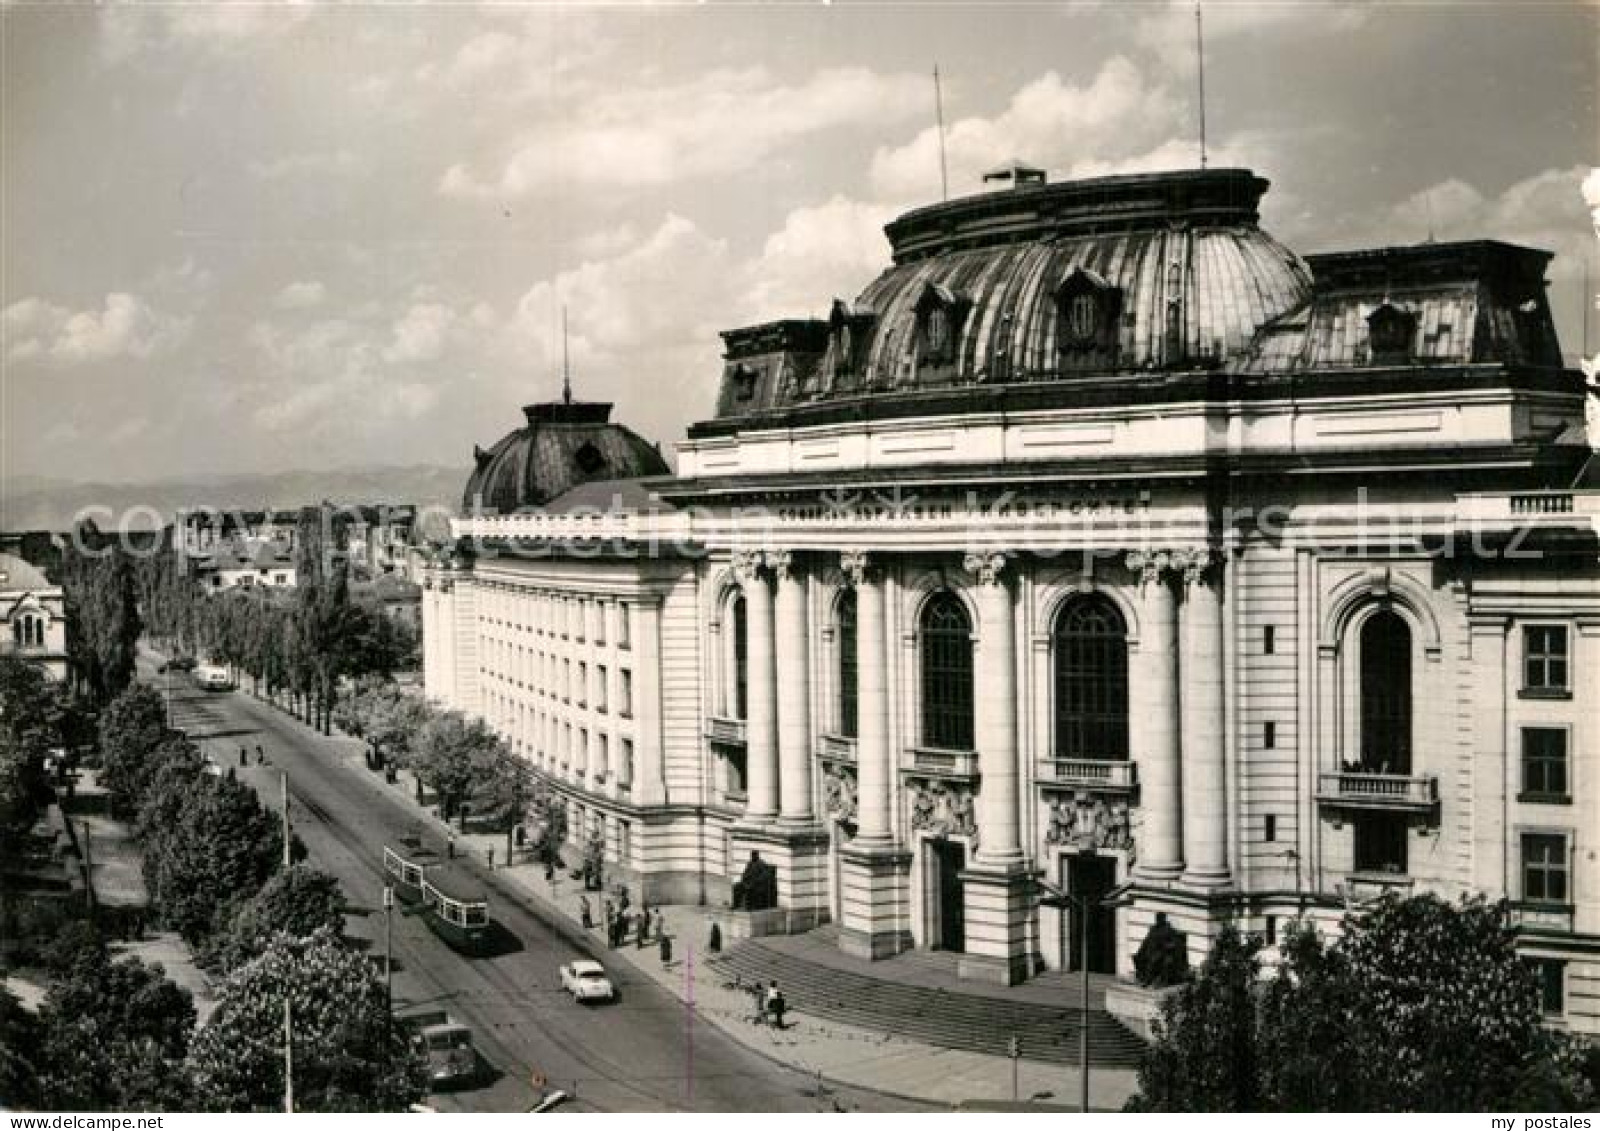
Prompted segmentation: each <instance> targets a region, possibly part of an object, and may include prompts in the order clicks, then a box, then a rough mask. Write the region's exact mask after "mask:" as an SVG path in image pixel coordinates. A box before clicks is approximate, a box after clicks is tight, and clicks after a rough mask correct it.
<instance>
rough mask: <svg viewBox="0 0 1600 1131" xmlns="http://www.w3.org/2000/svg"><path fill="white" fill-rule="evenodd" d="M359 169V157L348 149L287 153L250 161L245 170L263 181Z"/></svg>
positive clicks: (345, 172)
mask: <svg viewBox="0 0 1600 1131" xmlns="http://www.w3.org/2000/svg"><path fill="white" fill-rule="evenodd" d="M362 166H363V162H362V160H361V158H359V157H357V156H356V155H355V154H354V153H353V152H351V151H350V150H348V149H336V150H333V151H331V152H318V153H291V154H286V155H285V156H282V157H274V158H272V159H271V160H256V161H251V162H250V163H249V164H248V165H246V166H245V167H246V168H247V169H249V170H250V174H251V176H254V177H257V178H259V179H260V180H263V181H282V180H289V179H292V178H295V177H328V176H336V175H338V176H342V175H348V174H351V173H355V172H357V171H359V170H360V169H361V168H362Z"/></svg>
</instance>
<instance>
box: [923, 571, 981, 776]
mask: <svg viewBox="0 0 1600 1131" xmlns="http://www.w3.org/2000/svg"><path fill="white" fill-rule="evenodd" d="M921 627H922V741H923V742H924V743H925V744H926V745H928V746H937V747H942V748H944V749H947V750H971V749H972V622H971V621H970V620H969V619H968V618H967V610H966V608H965V607H964V606H963V605H962V604H961V600H960V598H958V597H957V596H956V595H955V594H954V593H950V592H943V593H936V594H934V595H933V597H932V598H930V599H929V601H928V603H927V604H926V605H924V606H923V609H922V626H921Z"/></svg>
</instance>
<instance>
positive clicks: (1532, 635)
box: [1522, 624, 1570, 693]
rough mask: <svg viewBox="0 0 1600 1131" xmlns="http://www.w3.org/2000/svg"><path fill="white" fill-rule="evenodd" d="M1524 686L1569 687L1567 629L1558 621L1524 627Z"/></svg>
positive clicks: (1537, 689) (1542, 688) (1548, 689)
mask: <svg viewBox="0 0 1600 1131" xmlns="http://www.w3.org/2000/svg"><path fill="white" fill-rule="evenodd" d="M1522 644H1523V649H1522V687H1523V690H1525V691H1532V692H1535V693H1538V692H1541V691H1542V692H1551V691H1566V690H1567V688H1568V687H1569V686H1570V684H1569V683H1568V682H1567V679H1568V671H1567V656H1568V652H1567V629H1566V626H1565V625H1559V624H1530V625H1528V626H1527V627H1526V628H1524V629H1523V630H1522Z"/></svg>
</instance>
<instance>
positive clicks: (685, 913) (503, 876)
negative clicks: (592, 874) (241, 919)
mask: <svg viewBox="0 0 1600 1131" xmlns="http://www.w3.org/2000/svg"><path fill="white" fill-rule="evenodd" d="M326 749H327V750H328V752H329V754H330V755H333V756H336V757H338V758H339V759H340V762H341V764H343V765H344V766H345V767H346V768H347V769H348V770H349V772H351V773H355V774H361V775H363V776H366V777H368V778H370V779H372V781H373V782H374V783H375V784H378V785H382V782H383V779H382V777H381V775H379V774H376V773H374V772H373V771H371V770H368V769H367V768H366V766H365V763H364V760H363V757H362V754H361V750H360V747H359V744H355V743H350V742H348V740H346V741H344V742H339V743H336V744H335V743H330V744H329V745H328V746H327V747H326ZM389 788H391V789H393V790H394V791H395V792H396V793H397V795H399V796H400V797H403V798H404V799H405V800H406V801H407V803H408V804H412V805H415V798H416V783H415V780H414V779H413V778H412V776H411V775H410V774H409V773H407V772H406V771H403V770H402V771H401V772H400V775H399V781H398V782H396V783H395V784H394V785H393V786H390V787H389ZM417 811H418V813H419V815H421V816H422V818H423V820H424V821H425V824H426V825H427V826H428V827H431V829H432V831H433V835H434V836H435V837H436V838H438V839H439V840H441V841H442V840H444V839H445V838H446V837H450V838H453V839H454V841H455V851H456V854H457V855H458V856H470V857H471V858H472V859H474V860H475V861H477V862H479V863H480V864H486V863H487V862H488V861H489V860H490V859H491V858H492V859H493V861H494V865H495V866H494V868H493V872H492V876H493V879H492V883H493V885H494V886H495V887H496V888H499V889H501V890H502V891H503V892H505V893H506V894H509V895H511V896H513V897H514V898H517V899H519V901H520V902H522V903H523V904H524V905H525V906H527V907H528V908H529V909H530V910H532V911H534V913H535V914H537V915H538V916H539V918H541V919H543V920H544V921H545V922H547V923H549V924H550V925H551V926H552V927H553V928H554V929H555V930H557V931H558V932H559V933H561V934H562V935H564V936H565V937H567V938H569V939H572V940H573V941H574V943H575V946H574V950H575V951H576V950H577V949H578V945H580V944H581V945H583V946H585V947H586V948H587V949H588V950H589V951H591V952H592V953H594V954H595V955H596V956H598V957H599V958H600V959H601V961H603V962H604V963H606V965H607V966H609V967H610V968H611V969H612V970H613V972H614V973H616V974H617V975H619V976H620V980H621V981H623V983H624V985H625V984H626V982H627V981H628V980H629V976H630V975H632V976H636V977H641V978H648V979H650V980H651V981H653V982H655V983H656V984H657V985H658V986H661V987H662V988H663V989H665V990H667V991H668V992H669V993H671V994H672V995H673V996H675V997H676V998H677V999H678V1000H679V1001H681V1002H684V1003H686V1004H688V1005H689V1006H690V1007H691V1008H693V1009H694V1010H695V1011H696V1012H697V1013H698V1014H699V1015H700V1016H701V1017H702V1018H704V1019H705V1020H707V1021H709V1022H711V1023H712V1024H714V1025H716V1026H717V1027H718V1028H719V1029H722V1030H723V1031H724V1032H725V1033H727V1034H728V1035H729V1036H730V1037H732V1038H733V1039H735V1040H737V1041H739V1042H740V1043H741V1044H744V1045H746V1046H747V1047H749V1048H752V1049H754V1050H756V1051H757V1052H760V1053H763V1054H764V1055H766V1056H768V1057H770V1058H772V1059H773V1060H776V1061H778V1062H780V1063H782V1064H785V1065H787V1066H789V1067H791V1068H794V1069H796V1070H797V1071H799V1072H802V1073H805V1074H807V1075H810V1076H817V1077H820V1078H821V1079H822V1080H823V1081H824V1082H827V1083H833V1084H842V1085H849V1086H851V1087H857V1088H863V1089H869V1090H873V1091H878V1092H885V1093H889V1094H892V1095H902V1096H907V1097H914V1098H915V1099H917V1100H919V1101H921V1102H924V1103H935V1104H949V1105H952V1106H954V1105H957V1104H962V1103H973V1102H1009V1101H1011V1100H1012V1099H1013V1090H1012V1088H1013V1085H1012V1074H1013V1067H1015V1071H1016V1078H1017V1079H1016V1092H1015V1096H1016V1097H1018V1098H1020V1099H1022V1100H1024V1101H1027V1100H1035V1101H1038V1102H1040V1103H1044V1104H1050V1105H1065V1106H1073V1105H1076V1104H1077V1102H1078V1095H1079V1082H1078V1070H1077V1067H1076V1066H1075V1065H1073V1066H1063V1065H1059V1064H1045V1063H1039V1062H1036V1061H1028V1060H1022V1061H1017V1062H1013V1061H1012V1060H1010V1059H1009V1058H1007V1057H999V1056H988V1055H984V1054H981V1053H974V1052H964V1051H958V1050H954V1049H946V1048H939V1047H936V1046H934V1045H930V1044H925V1043H922V1042H919V1041H913V1040H907V1039H904V1038H901V1037H895V1036H890V1035H887V1034H885V1033H882V1032H873V1031H871V1030H870V1029H865V1028H858V1027H856V1026H853V1025H848V1024H844V1023H842V1022H838V1021H833V1020H828V1019H824V1018H820V1017H815V1016H811V1015H808V1014H806V1013H803V1012H801V1011H799V1010H791V1012H790V1013H789V1015H788V1018H787V1020H788V1024H787V1025H786V1027H785V1028H784V1029H783V1030H782V1031H778V1030H775V1029H772V1028H770V1027H767V1026H762V1025H757V1024H755V1023H753V1022H752V1021H751V1020H750V1015H751V1006H750V995H749V993H748V992H746V991H744V990H739V989H735V988H733V987H732V985H731V984H725V983H726V981H727V979H726V976H725V975H722V974H720V973H719V972H718V971H716V970H714V969H713V968H711V967H710V966H709V965H708V962H707V960H708V959H710V958H712V957H713V956H712V955H710V954H709V953H707V952H706V950H705V946H706V942H707V940H708V939H709V937H710V930H711V920H710V917H709V916H708V915H707V909H706V908H701V907H693V906H685V905H669V906H665V907H657V908H655V909H654V910H657V911H660V912H662V913H663V915H664V916H665V920H666V929H667V934H668V935H669V937H670V938H671V940H672V959H671V960H670V961H669V962H667V963H665V964H663V963H662V962H661V959H660V955H659V950H658V947H657V946H656V944H655V942H654V940H652V943H651V945H650V946H649V947H647V948H645V949H642V950H641V949H637V948H636V947H635V945H634V942H633V941H632V939H631V938H630V941H629V942H628V943H627V944H626V945H625V946H623V947H620V948H618V949H617V950H615V951H609V950H608V949H607V947H606V944H605V937H604V933H603V930H602V929H601V928H598V927H597V928H594V929H591V930H588V931H585V930H584V928H583V927H582V925H581V921H580V918H579V909H578V897H579V896H580V895H581V894H583V893H582V890H581V884H580V883H579V882H578V881H576V880H572V879H569V878H568V877H567V876H566V875H565V873H564V871H563V870H561V869H558V870H557V872H556V875H555V878H554V881H553V882H551V881H546V880H545V878H544V870H543V867H542V866H541V865H539V864H537V863H533V862H518V863H516V864H513V865H512V866H511V867H506V866H505V851H506V838H505V835H504V834H503V833H494V834H479V833H462V832H460V831H458V830H456V829H454V828H453V827H451V826H447V825H446V824H445V823H444V822H443V821H441V820H439V818H438V817H437V815H436V814H434V813H433V812H432V811H431V810H429V809H426V808H424V807H417ZM605 898H606V896H605V893H602V892H591V893H589V903H590V906H591V908H592V909H593V912H594V916H595V918H596V920H597V921H598V919H599V917H600V910H601V907H602V905H603V904H604V901H605ZM924 976H925V975H924ZM951 988H952V989H954V988H955V987H951ZM894 1023H895V1019H894V1018H885V1028H888V1027H891V1026H893V1025H894ZM1136 1089H1137V1073H1135V1072H1134V1071H1132V1070H1130V1069H1125V1068H1109V1067H1104V1068H1101V1067H1097V1068H1095V1069H1093V1070H1092V1071H1091V1073H1090V1105H1091V1107H1093V1108H1095V1109H1097V1110H1107V1111H1119V1110H1121V1108H1122V1105H1123V1103H1124V1102H1125V1101H1126V1100H1127V1099H1128V1097H1129V1096H1131V1095H1132V1094H1133V1093H1134V1092H1135V1090H1136Z"/></svg>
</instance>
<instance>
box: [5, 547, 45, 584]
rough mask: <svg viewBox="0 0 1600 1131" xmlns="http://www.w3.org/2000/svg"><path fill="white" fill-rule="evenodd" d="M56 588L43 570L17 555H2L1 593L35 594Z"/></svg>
mask: <svg viewBox="0 0 1600 1131" xmlns="http://www.w3.org/2000/svg"><path fill="white" fill-rule="evenodd" d="M54 588H55V585H53V584H52V583H51V581H50V579H49V578H48V577H46V576H45V575H44V572H43V571H42V570H40V569H38V568H37V567H35V566H33V565H30V564H29V563H28V562H25V561H23V560H22V559H21V558H19V557H17V555H15V554H6V553H0V592H5V593H35V592H38V591H39V590H41V589H54Z"/></svg>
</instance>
